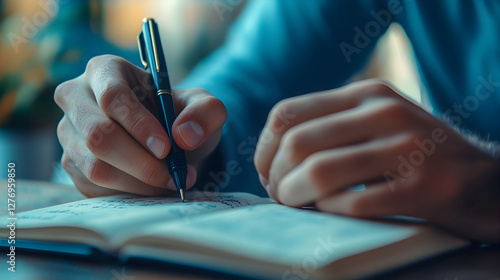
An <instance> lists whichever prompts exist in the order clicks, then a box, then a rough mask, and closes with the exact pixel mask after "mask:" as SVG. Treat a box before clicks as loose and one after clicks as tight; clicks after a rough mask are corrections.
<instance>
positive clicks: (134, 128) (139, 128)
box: [126, 114, 151, 136]
mask: <svg viewBox="0 0 500 280" xmlns="http://www.w3.org/2000/svg"><path fill="white" fill-rule="evenodd" d="M126 122H127V123H129V124H130V134H131V135H132V136H134V135H137V136H142V135H145V133H143V131H144V130H145V129H146V128H147V127H148V126H149V124H150V123H151V120H150V119H149V118H148V116H145V115H142V114H137V115H136V114H129V117H128V119H127V120H126Z"/></svg>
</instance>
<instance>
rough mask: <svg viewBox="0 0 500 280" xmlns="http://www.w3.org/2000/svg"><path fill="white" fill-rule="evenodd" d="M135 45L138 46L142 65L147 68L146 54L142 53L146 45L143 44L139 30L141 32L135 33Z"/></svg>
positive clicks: (142, 37)
mask: <svg viewBox="0 0 500 280" xmlns="http://www.w3.org/2000/svg"><path fill="white" fill-rule="evenodd" d="M137 45H138V46H139V56H140V57H141V62H142V65H144V69H147V68H148V61H147V60H146V54H145V53H144V52H145V51H146V46H145V42H144V35H143V34H142V31H141V33H139V35H137Z"/></svg>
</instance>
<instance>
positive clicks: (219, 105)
mask: <svg viewBox="0 0 500 280" xmlns="http://www.w3.org/2000/svg"><path fill="white" fill-rule="evenodd" d="M207 99H208V100H207V106H209V107H210V108H213V112H217V113H218V114H220V115H221V116H222V119H224V120H225V119H227V109H226V106H225V105H224V103H223V102H222V101H221V100H219V99H218V98H216V97H215V96H209V97H207Z"/></svg>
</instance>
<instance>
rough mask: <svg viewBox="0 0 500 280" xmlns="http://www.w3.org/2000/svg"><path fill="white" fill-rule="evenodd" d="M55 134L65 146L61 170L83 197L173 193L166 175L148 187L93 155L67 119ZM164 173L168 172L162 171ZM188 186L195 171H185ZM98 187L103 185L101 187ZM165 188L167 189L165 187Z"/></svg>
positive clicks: (192, 180) (170, 182)
mask: <svg viewBox="0 0 500 280" xmlns="http://www.w3.org/2000/svg"><path fill="white" fill-rule="evenodd" d="M58 136H59V140H60V142H61V145H62V146H63V148H64V149H65V153H64V155H63V158H62V165H63V167H64V169H65V170H66V171H67V172H68V174H70V176H71V177H72V179H73V181H74V183H75V185H76V186H77V188H78V189H79V190H80V191H81V192H82V193H83V194H85V195H86V196H102V195H110V194H114V193H116V192H117V191H118V192H127V193H135V194H140V195H149V196H159V195H166V194H171V193H173V192H172V191H175V190H176V189H175V185H174V183H173V181H172V180H171V179H170V177H169V176H168V180H167V181H166V182H165V184H163V186H162V187H163V188H159V187H153V186H150V185H148V184H146V183H144V182H142V181H140V180H138V179H136V178H134V177H132V176H130V175H129V174H127V173H124V172H123V171H121V170H119V169H117V168H115V167H113V166H112V165H110V164H108V163H106V162H105V161H102V160H100V159H98V158H97V157H95V155H94V154H93V153H91V152H90V150H88V148H87V147H86V146H85V145H84V144H83V141H80V140H79V139H78V137H79V136H78V134H77V132H76V131H75V129H74V128H73V127H72V124H71V123H70V122H69V121H68V119H67V118H63V119H62V120H61V122H60V124H59V126H58ZM164 173H167V174H168V171H166V170H165V171H164V172H163V174H164ZM188 174H189V175H188V182H187V183H188V188H190V187H192V185H194V182H195V180H196V178H195V176H196V171H194V169H193V168H192V167H191V168H190V169H189V173H188ZM99 186H106V188H101V187H99ZM166 188H169V189H166Z"/></svg>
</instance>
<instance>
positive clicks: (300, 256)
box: [143, 204, 417, 267]
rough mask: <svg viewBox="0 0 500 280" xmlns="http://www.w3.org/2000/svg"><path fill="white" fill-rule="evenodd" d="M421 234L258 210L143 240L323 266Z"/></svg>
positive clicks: (159, 231) (155, 229)
mask: <svg viewBox="0 0 500 280" xmlns="http://www.w3.org/2000/svg"><path fill="white" fill-rule="evenodd" d="M416 231H417V229H416V228H413V227H404V226H396V225H389V224H382V223H376V222H370V221H365V220H360V219H353V218H348V217H343V216H336V215H331V214H325V213H318V212H313V211H306V210H299V209H294V208H289V207H286V206H283V205H278V204H268V205H255V206H249V207H245V208H240V209H235V210H233V211H227V212H218V213H212V214H209V215H204V216H199V217H192V218H189V219H187V220H184V221H178V222H174V223H170V224H166V223H165V224H162V225H155V226H151V227H150V228H149V229H148V230H147V232H146V233H145V235H143V237H144V238H145V239H147V238H148V236H154V237H164V238H166V239H170V240H172V238H174V240H183V241H187V242H190V243H194V245H195V246H193V247H196V245H197V244H199V245H203V246H209V247H213V248H216V249H217V250H222V251H227V252H230V253H234V254H237V255H243V256H246V257H251V258H254V259H258V260H263V261H268V262H272V263H273V262H274V263H280V264H301V263H302V262H303V261H304V260H307V259H308V258H309V259H311V258H312V259H314V261H315V263H317V265H318V266H319V267H321V266H324V265H327V264H329V263H331V262H333V261H335V260H337V259H341V258H343V257H347V256H350V255H355V254H357V253H360V252H363V251H368V250H371V249H375V248H378V247H381V246H384V245H387V244H390V243H394V242H397V241H399V240H402V239H405V238H407V237H409V236H411V235H413V234H415V233H416Z"/></svg>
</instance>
